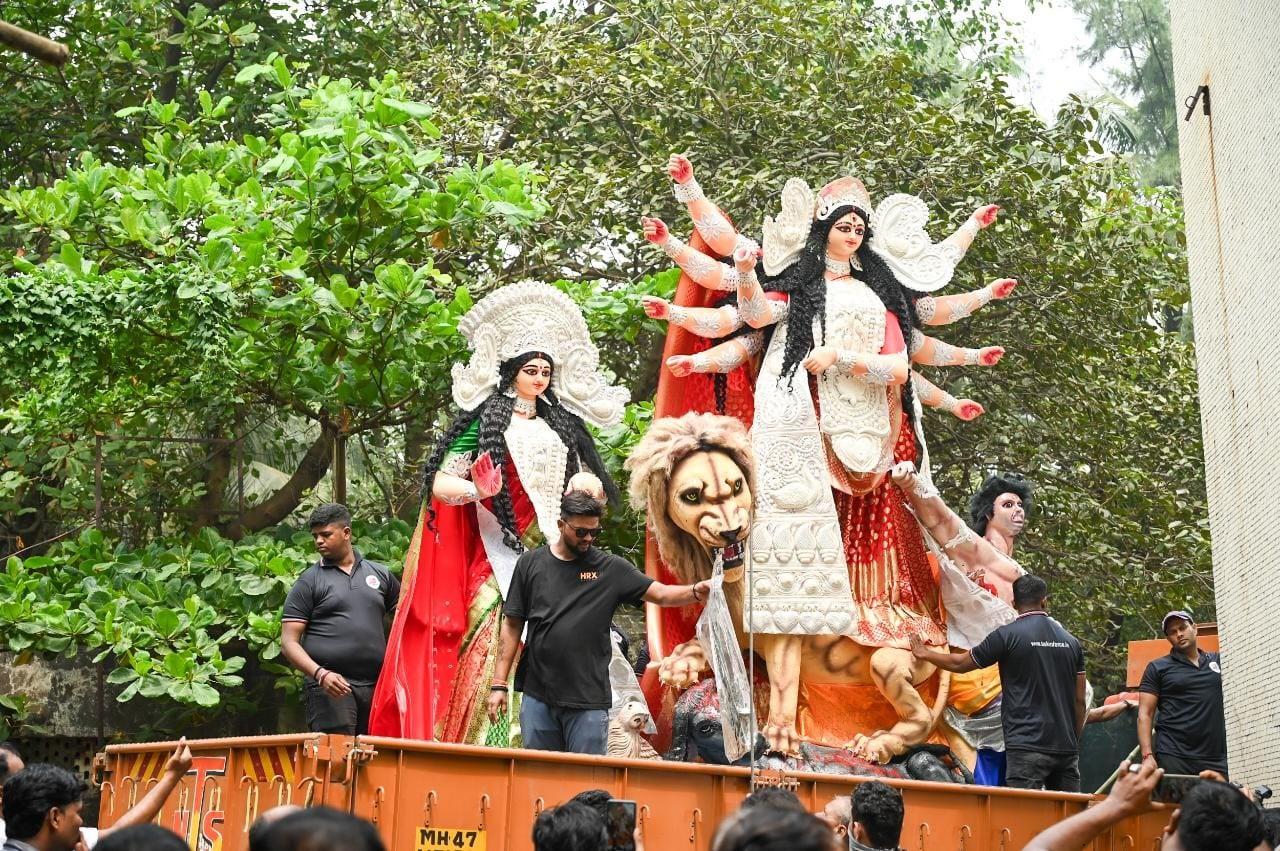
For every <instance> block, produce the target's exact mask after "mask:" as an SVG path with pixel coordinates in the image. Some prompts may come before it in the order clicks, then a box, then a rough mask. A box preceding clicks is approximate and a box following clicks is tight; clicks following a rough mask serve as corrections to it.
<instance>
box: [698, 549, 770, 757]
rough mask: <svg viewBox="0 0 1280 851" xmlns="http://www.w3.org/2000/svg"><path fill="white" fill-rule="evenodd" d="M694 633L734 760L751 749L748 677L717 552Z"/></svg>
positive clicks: (727, 750) (752, 727)
mask: <svg viewBox="0 0 1280 851" xmlns="http://www.w3.org/2000/svg"><path fill="white" fill-rule="evenodd" d="M697 635H698V641H699V642H701V644H702V649H703V651H704V652H705V653H706V654H707V659H708V661H709V662H710V663H711V671H712V673H713V674H714V675H715V678H716V694H717V696H718V697H719V699H720V721H721V725H722V728H723V731H724V752H725V755H726V756H728V757H729V761H730V762H734V761H736V760H738V759H739V758H741V757H742V756H743V755H744V754H746V753H747V752H748V751H749V750H750V749H751V745H752V743H753V742H754V741H755V738H756V730H755V725H754V724H752V712H751V680H750V678H749V677H748V676H747V666H746V665H745V664H743V661H742V649H741V648H739V647H738V637H737V634H736V633H735V632H734V630H733V619H732V618H731V617H730V615H729V602H728V600H726V599H725V596H724V559H723V557H722V556H721V554H720V553H716V557H715V566H714V568H713V569H712V573H711V591H710V593H709V594H708V595H707V605H706V606H705V607H704V608H703V610H702V616H701V617H699V618H698V627H697Z"/></svg>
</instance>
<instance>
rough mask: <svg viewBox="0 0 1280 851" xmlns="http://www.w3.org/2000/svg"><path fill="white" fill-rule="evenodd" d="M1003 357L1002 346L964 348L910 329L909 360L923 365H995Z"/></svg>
mask: <svg viewBox="0 0 1280 851" xmlns="http://www.w3.org/2000/svg"><path fill="white" fill-rule="evenodd" d="M1002 357H1004V347H1003V346H983V347H982V348H980V349H966V348H964V347H962V346H953V345H951V344H950V343H944V342H942V341H941V340H939V339H937V338H935V337H930V336H929V335H927V334H922V333H920V331H919V330H917V329H914V328H913V329H912V330H911V362H912V363H919V364H924V365H925V366H995V365H996V364H998V363H999V362H1000V358H1002Z"/></svg>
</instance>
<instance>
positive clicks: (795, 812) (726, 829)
mask: <svg viewBox="0 0 1280 851" xmlns="http://www.w3.org/2000/svg"><path fill="white" fill-rule="evenodd" d="M792 797H793V798H794V797H795V796H794V795H792ZM747 800H750V797H748V798H747ZM796 800H797V803H798V802H799V799H796ZM843 848H844V844H843V843H842V842H840V841H838V840H837V839H836V835H835V834H834V833H833V832H832V831H831V828H830V827H828V826H827V823H826V822H825V821H823V820H822V819H820V818H818V817H817V816H815V815H814V814H813V813H807V812H805V811H804V807H800V806H795V807H793V806H789V805H778V806H775V805H772V804H764V805H759V804H757V805H756V806H751V807H748V806H747V805H746V801H743V808H742V809H739V810H738V812H736V813H734V814H733V815H732V816H730V817H729V818H727V819H725V820H724V821H723V822H721V823H720V828H719V830H717V831H716V837H715V840H714V841H713V842H712V843H711V849H712V851H840V849H843Z"/></svg>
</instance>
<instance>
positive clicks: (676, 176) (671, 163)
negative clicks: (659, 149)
mask: <svg viewBox="0 0 1280 851" xmlns="http://www.w3.org/2000/svg"><path fill="white" fill-rule="evenodd" d="M667 175H668V176H669V177H670V178H671V179H672V180H674V181H675V182H676V183H688V182H689V181H690V180H693V163H691V162H689V158H688V157H686V156H685V155H684V154H672V155H671V158H670V159H668V160H667Z"/></svg>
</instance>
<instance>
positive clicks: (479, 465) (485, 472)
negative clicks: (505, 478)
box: [471, 452, 502, 499]
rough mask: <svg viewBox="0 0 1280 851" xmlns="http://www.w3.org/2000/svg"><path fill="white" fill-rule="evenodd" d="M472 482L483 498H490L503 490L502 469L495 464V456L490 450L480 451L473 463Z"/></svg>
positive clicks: (477, 493) (478, 494) (477, 492)
mask: <svg viewBox="0 0 1280 851" xmlns="http://www.w3.org/2000/svg"><path fill="white" fill-rule="evenodd" d="M471 484H473V485H475V488H476V495H477V496H479V497H480V498H481V499H488V498H489V497H491V496H493V495H494V494H495V493H497V492H498V491H500V490H502V470H501V469H499V468H498V467H496V466H494V463H493V456H491V455H490V454H489V453H488V452H482V453H480V457H479V458H477V459H476V460H475V463H474V464H472V465H471Z"/></svg>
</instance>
